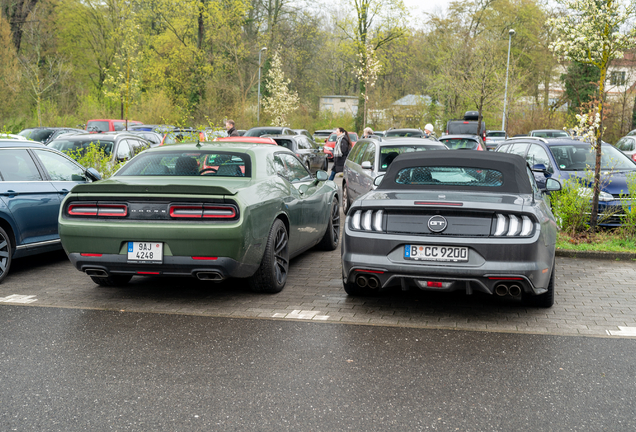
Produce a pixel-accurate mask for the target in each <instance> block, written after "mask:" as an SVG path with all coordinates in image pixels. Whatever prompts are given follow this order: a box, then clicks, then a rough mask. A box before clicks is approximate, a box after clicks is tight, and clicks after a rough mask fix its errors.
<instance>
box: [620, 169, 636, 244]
mask: <svg viewBox="0 0 636 432" xmlns="http://www.w3.org/2000/svg"><path fill="white" fill-rule="evenodd" d="M621 198H622V201H621V204H622V213H623V217H622V220H623V226H622V227H621V228H620V229H619V231H620V232H621V234H622V235H623V236H625V237H626V238H630V239H636V201H634V198H636V175H634V174H632V175H630V176H629V177H628V178H627V193H626V194H621Z"/></svg>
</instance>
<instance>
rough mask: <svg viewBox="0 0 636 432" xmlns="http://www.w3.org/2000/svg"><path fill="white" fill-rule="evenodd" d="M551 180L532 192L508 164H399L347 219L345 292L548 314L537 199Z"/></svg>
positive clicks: (449, 157) (470, 159)
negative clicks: (396, 293)
mask: <svg viewBox="0 0 636 432" xmlns="http://www.w3.org/2000/svg"><path fill="white" fill-rule="evenodd" d="M550 180H551V181H548V182H546V189H545V190H540V189H539V188H538V187H537V185H536V183H535V180H534V176H533V175H532V172H531V171H530V168H529V167H528V166H527V164H526V161H525V160H524V159H523V158H521V157H519V156H517V155H512V154H502V153H494V152H472V151H471V152H469V151H456V150H454V151H453V150H449V151H446V150H442V151H436V152H422V153H407V154H404V155H400V156H398V157H397V158H396V159H395V160H394V161H393V163H392V164H391V166H390V167H389V170H388V171H387V173H386V175H385V176H384V177H378V178H377V179H376V185H378V188H377V189H376V190H374V191H371V192H369V193H367V194H366V195H363V196H362V197H360V199H358V200H356V201H355V202H354V203H353V204H352V205H351V208H350V209H349V211H348V214H347V219H346V223H345V233H344V238H343V242H342V278H343V284H344V289H345V291H346V292H347V294H349V295H364V294H368V293H370V292H371V291H373V290H381V289H385V288H389V287H392V286H401V287H402V289H403V290H407V289H410V288H418V289H422V290H434V291H447V292H449V291H456V290H464V291H465V292H466V293H467V294H472V293H473V292H474V291H481V292H484V293H488V294H493V295H497V296H510V297H521V299H522V300H523V302H524V303H526V304H528V305H531V306H538V307H551V306H552V305H553V304H554V250H555V243H556V232H557V227H556V223H555V220H554V216H553V214H552V212H551V210H550V205H549V202H548V195H546V193H547V192H548V191H557V190H560V189H561V184H560V183H559V182H558V181H557V180H554V179H550Z"/></svg>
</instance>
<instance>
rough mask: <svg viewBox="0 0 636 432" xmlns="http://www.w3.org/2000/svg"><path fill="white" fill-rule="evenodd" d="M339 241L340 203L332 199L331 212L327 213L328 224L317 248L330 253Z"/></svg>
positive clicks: (334, 198) (336, 199)
mask: <svg viewBox="0 0 636 432" xmlns="http://www.w3.org/2000/svg"><path fill="white" fill-rule="evenodd" d="M339 241H340V203H338V198H336V197H333V202H332V203H331V211H330V212H329V223H328V224H327V230H326V231H325V235H324V236H323V237H322V240H320V243H318V247H319V248H320V249H322V250H327V251H332V250H335V249H336V248H337V247H338V242H339Z"/></svg>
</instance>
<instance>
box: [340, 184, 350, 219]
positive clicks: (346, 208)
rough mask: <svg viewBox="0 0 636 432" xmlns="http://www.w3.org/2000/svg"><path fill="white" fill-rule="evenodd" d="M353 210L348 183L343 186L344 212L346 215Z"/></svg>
mask: <svg viewBox="0 0 636 432" xmlns="http://www.w3.org/2000/svg"><path fill="white" fill-rule="evenodd" d="M349 208H351V201H350V200H349V189H348V188H347V183H343V184H342V211H343V213H344V214H345V215H346V214H347V213H349Z"/></svg>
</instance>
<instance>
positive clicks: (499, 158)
mask: <svg viewBox="0 0 636 432" xmlns="http://www.w3.org/2000/svg"><path fill="white" fill-rule="evenodd" d="M527 166H528V165H527V163H526V160H525V159H524V158H523V157H521V156H518V155H514V154H508V153H498V152H492V151H488V152H486V151H475V150H438V151H434V152H410V153H403V154H401V155H400V156H398V157H396V158H395V160H394V161H393V163H392V164H391V165H390V166H389V169H388V171H387V173H386V175H385V176H384V178H383V179H382V183H381V184H380V186H378V190H389V189H401V190H417V189H419V190H422V189H427V190H436V189H437V190H464V191H467V192H468V191H483V192H501V193H524V194H529V193H532V185H531V184H530V178H529V176H528V171H527V169H528V168H527ZM412 167H457V168H477V169H491V170H496V171H499V172H501V174H502V176H503V183H502V184H501V186H466V185H461V186H460V185H448V184H440V185H436V184H426V185H422V184H400V183H396V181H395V180H396V178H397V175H398V173H399V172H400V171H402V170H403V169H405V168H412Z"/></svg>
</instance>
